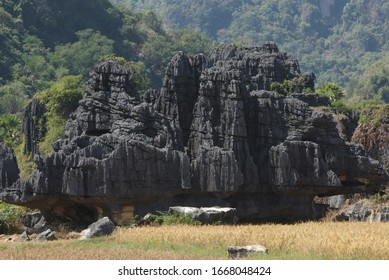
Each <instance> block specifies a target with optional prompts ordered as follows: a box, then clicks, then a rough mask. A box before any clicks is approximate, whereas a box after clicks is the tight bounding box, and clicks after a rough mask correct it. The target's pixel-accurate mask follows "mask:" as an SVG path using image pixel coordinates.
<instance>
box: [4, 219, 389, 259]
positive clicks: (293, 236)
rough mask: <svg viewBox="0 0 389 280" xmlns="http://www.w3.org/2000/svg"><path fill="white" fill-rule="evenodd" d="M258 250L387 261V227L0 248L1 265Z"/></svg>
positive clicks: (136, 234) (156, 234)
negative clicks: (254, 247) (237, 247)
mask: <svg viewBox="0 0 389 280" xmlns="http://www.w3.org/2000/svg"><path fill="white" fill-rule="evenodd" d="M254 244H261V245H264V246H266V247H267V248H268V249H269V254H268V255H257V256H255V258H259V259H284V260H288V259H333V260H335V259H361V260H367V259H389V223H347V222H345V223H332V222H308V223H298V224H292V225H274V224H272V225H270V224H269V225H240V226H161V227H141V228H129V229H124V228H119V229H117V230H116V231H115V233H114V234H113V236H111V237H103V238H96V239H92V240H87V241H79V240H59V241H52V242H47V243H43V244H42V243H41V244H36V243H32V242H24V243H18V242H12V243H11V242H0V258H1V259H25V260H29V259H66V260H74V259H102V260H108V259H149V260H151V259H180V260H184V259H227V258H228V255H227V250H226V248H227V246H229V245H254Z"/></svg>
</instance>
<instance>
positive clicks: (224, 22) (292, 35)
mask: <svg viewBox="0 0 389 280" xmlns="http://www.w3.org/2000/svg"><path fill="white" fill-rule="evenodd" d="M111 2H113V3H122V4H125V5H127V6H129V7H132V8H133V9H135V10H140V11H141V10H143V11H144V10H154V11H155V12H156V13H158V15H160V16H161V18H162V19H163V21H164V23H165V24H166V25H167V26H170V27H171V28H177V27H179V28H182V27H185V28H192V29H194V30H196V31H199V32H203V33H205V34H207V35H208V36H209V37H210V38H212V39H213V40H216V41H218V42H235V43H241V44H256V43H261V42H264V41H275V42H276V43H277V44H278V45H279V47H280V48H281V49H282V50H283V51H286V52H288V53H291V54H292V55H293V56H295V57H296V58H297V59H298V60H299V62H300V64H301V68H302V69H303V70H304V71H307V72H311V71H312V72H314V73H315V74H316V76H317V78H318V82H319V83H323V82H336V83H339V84H340V85H342V86H343V87H346V86H348V85H353V86H350V87H349V89H348V91H350V92H351V95H358V94H359V93H357V92H354V91H355V89H356V88H358V87H356V86H355V84H357V83H358V81H359V80H360V76H361V75H362V76H366V75H367V76H369V75H371V74H372V73H371V71H372V70H373V69H374V67H376V66H379V67H380V69H378V75H381V73H382V72H385V71H388V67H387V66H386V68H385V64H384V63H381V64H380V65H377V64H375V66H374V67H371V66H372V65H373V64H374V63H376V62H378V61H383V60H387V57H388V56H389V45H388V44H389V43H388V42H389V40H388V39H389V2H388V1H385V0H277V1H276V0H227V1H225V0H207V1H205V0H198V1H190V0H111ZM386 65H387V64H386ZM363 79H366V77H365V78H363ZM357 99H358V98H356V97H354V98H353V100H354V101H355V100H357Z"/></svg>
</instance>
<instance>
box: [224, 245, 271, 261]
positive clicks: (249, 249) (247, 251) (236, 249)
mask: <svg viewBox="0 0 389 280" xmlns="http://www.w3.org/2000/svg"><path fill="white" fill-rule="evenodd" d="M227 251H228V257H229V258H231V259H240V258H247V257H250V256H253V255H255V254H258V253H261V254H268V252H269V250H268V249H267V248H266V247H265V246H262V245H251V246H228V248H227Z"/></svg>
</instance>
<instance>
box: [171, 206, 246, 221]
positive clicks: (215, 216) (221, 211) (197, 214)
mask: <svg viewBox="0 0 389 280" xmlns="http://www.w3.org/2000/svg"><path fill="white" fill-rule="evenodd" d="M169 213H173V214H178V215H183V216H188V217H190V218H192V219H193V220H195V221H198V222H200V223H201V224H223V225H234V224H237V223H238V221H239V217H238V215H237V211H236V209H235V208H230V207H200V208H197V207H185V206H174V207H169Z"/></svg>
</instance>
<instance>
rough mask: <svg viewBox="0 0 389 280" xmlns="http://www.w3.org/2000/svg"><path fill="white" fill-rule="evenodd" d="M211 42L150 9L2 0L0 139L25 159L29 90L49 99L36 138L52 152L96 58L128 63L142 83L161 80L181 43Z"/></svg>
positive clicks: (202, 48)
mask: <svg viewBox="0 0 389 280" xmlns="http://www.w3.org/2000/svg"><path fill="white" fill-rule="evenodd" d="M212 44H213V43H212V41H211V40H210V39H209V38H208V37H207V36H205V35H203V34H201V33H199V32H195V31H193V30H191V29H188V28H175V29H166V28H165V27H164V25H163V22H162V20H161V19H160V18H159V17H158V16H157V15H156V14H155V13H154V12H152V11H133V9H131V8H129V7H126V6H122V5H113V4H112V3H111V2H109V1H108V0H83V1H78V0H67V1H60V0H19V1H11V0H0V142H1V143H5V144H7V145H8V146H13V147H14V148H15V149H16V152H17V155H18V157H19V163H20V164H21V165H23V164H26V165H28V155H23V139H22V137H21V133H20V131H21V127H20V125H21V118H22V114H23V109H24V107H25V106H26V105H27V104H28V102H29V101H30V100H31V99H32V98H33V97H39V98H40V99H41V100H42V101H43V102H44V103H45V104H46V107H47V112H46V115H47V118H48V119H49V120H51V121H49V122H48V123H47V131H46V133H44V134H42V135H43V136H42V139H41V145H40V146H41V147H40V148H41V150H42V152H49V151H50V149H51V146H50V144H51V142H52V141H54V140H56V139H57V138H59V137H62V133H63V128H64V125H65V120H66V119H67V118H68V116H69V113H70V112H71V111H73V110H74V109H75V108H76V107H77V104H78V100H79V99H80V98H81V92H82V85H83V84H84V83H85V81H86V79H87V78H88V75H89V72H90V71H91V70H92V68H93V66H94V65H95V64H97V63H99V62H101V61H103V60H105V59H107V58H115V59H119V60H120V61H124V62H126V63H129V64H130V65H131V66H132V68H133V69H134V70H135V72H134V74H133V79H135V80H136V82H137V90H139V91H142V90H144V89H147V88H149V87H151V86H153V87H158V86H159V84H160V83H161V77H162V75H163V73H164V70H165V67H166V65H167V63H168V61H169V60H170V59H171V57H172V56H173V55H174V54H175V53H176V52H177V51H178V50H183V51H186V52H188V53H197V52H206V51H207V50H208V49H209V48H210V47H211V46H212ZM63 108H66V110H65V111H63V110H62V109H63ZM21 157H25V158H23V159H22V160H20V158H21ZM23 168H24V166H22V169H23Z"/></svg>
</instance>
